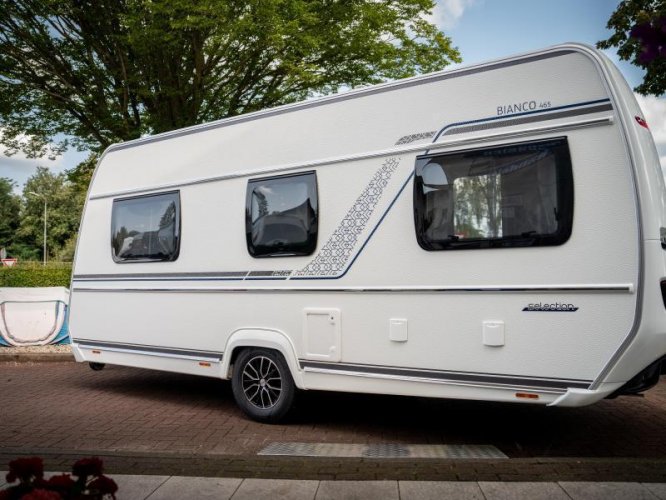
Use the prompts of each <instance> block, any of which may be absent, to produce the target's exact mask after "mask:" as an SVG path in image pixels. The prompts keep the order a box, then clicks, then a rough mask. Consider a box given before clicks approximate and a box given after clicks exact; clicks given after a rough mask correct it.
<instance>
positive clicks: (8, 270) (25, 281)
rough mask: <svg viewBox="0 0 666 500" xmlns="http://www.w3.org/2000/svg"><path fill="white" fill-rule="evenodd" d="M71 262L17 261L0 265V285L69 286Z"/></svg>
mask: <svg viewBox="0 0 666 500" xmlns="http://www.w3.org/2000/svg"><path fill="white" fill-rule="evenodd" d="M71 276H72V264H71V263H69V262H51V263H48V264H47V265H46V266H43V265H42V264H40V263H37V262H19V263H18V264H16V265H15V266H13V267H0V287H39V286H64V287H67V288H69V282H70V279H71Z"/></svg>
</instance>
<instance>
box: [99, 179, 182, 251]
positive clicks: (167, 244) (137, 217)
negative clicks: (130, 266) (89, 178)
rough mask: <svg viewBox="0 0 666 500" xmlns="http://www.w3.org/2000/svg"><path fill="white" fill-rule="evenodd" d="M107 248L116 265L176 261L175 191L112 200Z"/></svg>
mask: <svg viewBox="0 0 666 500" xmlns="http://www.w3.org/2000/svg"><path fill="white" fill-rule="evenodd" d="M111 226H112V228H111V249H112V255H113V260H114V261H116V262H159V261H173V260H176V259H177V258H178V252H179V248H180V194H179V192H177V191H175V192H169V193H161V194H156V195H149V196H137V197H134V198H124V199H118V200H114V201H113V211H112V216H111Z"/></svg>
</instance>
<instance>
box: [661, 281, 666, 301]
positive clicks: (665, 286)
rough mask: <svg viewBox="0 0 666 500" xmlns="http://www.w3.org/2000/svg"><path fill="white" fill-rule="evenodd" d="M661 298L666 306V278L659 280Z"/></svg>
mask: <svg viewBox="0 0 666 500" xmlns="http://www.w3.org/2000/svg"><path fill="white" fill-rule="evenodd" d="M661 300H663V301H664V307H666V280H661Z"/></svg>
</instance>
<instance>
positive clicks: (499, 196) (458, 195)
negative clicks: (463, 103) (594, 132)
mask: <svg viewBox="0 0 666 500" xmlns="http://www.w3.org/2000/svg"><path fill="white" fill-rule="evenodd" d="M572 220H573V177H572V173H571V159H570V156H569V147H568V144H567V140H566V138H558V139H551V140H546V141H539V142H529V143H521V144H513V145H506V146H500V147H492V148H486V149H475V150H471V151H463V152H456V153H447V154H442V155H437V156H424V157H419V158H417V162H416V172H415V178H414V221H415V225H416V237H417V239H418V242H419V245H421V247H422V248H424V249H426V250H456V249H475V248H505V247H527V246H546V245H561V244H562V243H564V242H565V241H567V240H568V239H569V236H570V235H571V226H572Z"/></svg>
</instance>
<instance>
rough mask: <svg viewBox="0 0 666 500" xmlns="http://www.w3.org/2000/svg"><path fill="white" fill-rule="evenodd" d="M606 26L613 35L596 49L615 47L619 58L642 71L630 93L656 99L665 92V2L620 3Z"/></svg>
mask: <svg viewBox="0 0 666 500" xmlns="http://www.w3.org/2000/svg"><path fill="white" fill-rule="evenodd" d="M606 27H607V28H608V29H611V30H614V33H613V34H612V35H611V36H610V37H609V38H608V39H607V40H602V41H600V42H598V43H597V47H599V48H600V49H608V48H611V47H618V51H617V53H618V55H619V56H620V58H621V59H623V60H626V61H631V63H632V64H635V65H636V66H639V67H641V68H643V69H644V70H645V72H646V73H645V77H644V79H643V83H642V84H640V85H639V86H638V87H636V88H635V89H634V90H636V92H638V93H639V94H643V95H648V94H653V95H656V96H659V95H661V94H663V93H664V92H666V0H623V1H622V2H620V4H619V5H618V6H617V9H615V12H613V14H612V15H611V17H610V19H609V20H608V24H607V26H606Z"/></svg>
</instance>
